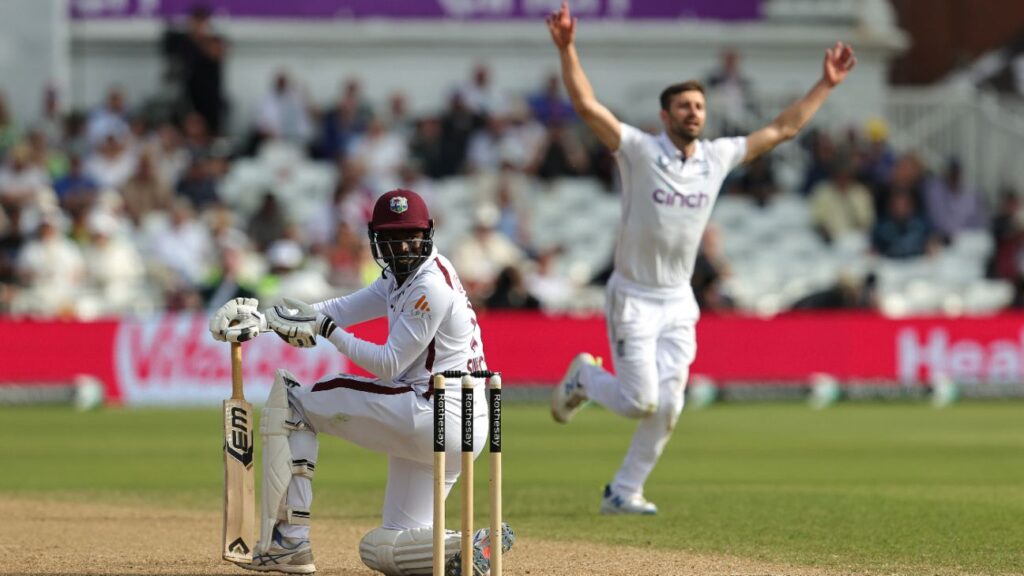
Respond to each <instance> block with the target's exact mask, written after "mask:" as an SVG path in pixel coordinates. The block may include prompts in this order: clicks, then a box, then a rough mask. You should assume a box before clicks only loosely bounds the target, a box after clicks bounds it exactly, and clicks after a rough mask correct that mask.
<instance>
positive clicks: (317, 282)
mask: <svg viewBox="0 0 1024 576" xmlns="http://www.w3.org/2000/svg"><path fill="white" fill-rule="evenodd" d="M303 260H304V255H303V252H302V246H301V245H300V244H299V243H298V242H296V241H295V240H293V239H291V238H283V239H281V240H278V241H276V242H274V243H273V244H271V245H270V248H268V249H267V264H268V265H269V266H270V277H269V278H266V279H264V281H263V282H262V283H261V290H260V302H265V303H266V304H267V305H268V306H272V305H274V304H278V303H280V302H279V300H280V298H281V297H282V296H285V295H287V296H288V297H289V298H297V299H299V300H302V301H303V302H319V301H321V300H324V299H325V298H329V297H330V295H331V293H332V292H333V288H331V285H330V284H328V283H327V280H326V279H325V278H324V275H323V273H322V272H321V271H320V269H319V268H318V267H316V266H306V267H304V266H303Z"/></svg>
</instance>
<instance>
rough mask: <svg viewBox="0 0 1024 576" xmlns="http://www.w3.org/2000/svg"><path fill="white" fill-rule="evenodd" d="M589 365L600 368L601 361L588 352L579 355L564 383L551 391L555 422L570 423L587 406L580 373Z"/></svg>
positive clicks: (566, 372) (552, 415)
mask: <svg viewBox="0 0 1024 576" xmlns="http://www.w3.org/2000/svg"><path fill="white" fill-rule="evenodd" d="M588 364H589V365H591V366H600V361H599V360H596V359H595V358H594V357H593V356H591V355H590V354H587V353H586V352H583V353H580V354H577V355H576V357H575V358H573V360H572V362H571V363H570V364H569V369H568V370H566V371H565V376H563V377H562V381H561V382H559V383H558V386H555V389H554V390H552V391H551V417H552V418H554V419H555V422H559V423H561V424H565V423H567V422H569V420H572V417H573V416H575V415H576V413H577V412H579V411H580V409H581V408H583V406H584V405H585V404H586V402H587V393H586V391H584V390H583V385H582V384H581V383H580V372H582V371H583V367H584V366H586V365H588Z"/></svg>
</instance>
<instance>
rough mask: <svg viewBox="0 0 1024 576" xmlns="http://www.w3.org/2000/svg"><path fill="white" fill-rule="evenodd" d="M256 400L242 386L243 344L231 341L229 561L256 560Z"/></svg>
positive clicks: (224, 544) (225, 543) (225, 549)
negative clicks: (254, 454)
mask: <svg viewBox="0 0 1024 576" xmlns="http://www.w3.org/2000/svg"><path fill="white" fill-rule="evenodd" d="M254 423H255V422H254V414H253V411H252V404H249V403H248V402H246V401H245V393H244V392H243V390H242V345H241V344H239V343H237V342H234V343H232V344H231V398H230V399H228V400H225V401H224V534H223V536H224V537H223V539H222V541H221V555H222V557H223V558H224V559H225V560H227V561H229V562H242V563H248V562H251V561H252V548H253V546H254V545H255V541H254V540H253V538H254V535H255V532H256V483H255V472H254V471H253V461H252V455H253V424H254Z"/></svg>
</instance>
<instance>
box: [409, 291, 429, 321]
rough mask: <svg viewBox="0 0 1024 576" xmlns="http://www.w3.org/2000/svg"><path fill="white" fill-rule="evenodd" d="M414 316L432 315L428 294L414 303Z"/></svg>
mask: <svg viewBox="0 0 1024 576" xmlns="http://www.w3.org/2000/svg"><path fill="white" fill-rule="evenodd" d="M411 313H412V317H413V318H422V317H424V316H429V315H430V302H428V301H427V295H426V294H424V295H422V296H420V297H419V299H418V300H416V303H415V304H413V305H412V311H411Z"/></svg>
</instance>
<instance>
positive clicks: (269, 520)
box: [210, 190, 514, 576]
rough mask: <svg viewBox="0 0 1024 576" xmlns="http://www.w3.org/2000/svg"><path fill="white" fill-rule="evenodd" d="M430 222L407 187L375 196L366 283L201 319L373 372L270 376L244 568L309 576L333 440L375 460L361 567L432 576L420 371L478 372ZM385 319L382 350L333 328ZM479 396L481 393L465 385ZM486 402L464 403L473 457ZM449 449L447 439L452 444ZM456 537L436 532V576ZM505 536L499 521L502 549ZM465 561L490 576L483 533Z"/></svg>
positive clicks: (483, 430)
mask: <svg viewBox="0 0 1024 576" xmlns="http://www.w3.org/2000/svg"><path fill="white" fill-rule="evenodd" d="M433 232H434V227H433V221H432V220H431V218H430V214H429V212H428V210H427V206H426V204H425V203H424V202H423V199H422V198H420V196H419V195H418V194H416V193H415V192H412V191H409V190H393V191H391V192H388V193H386V194H384V195H383V196H381V197H380V199H378V200H377V203H376V204H375V206H374V209H373V217H372V220H371V221H370V223H369V235H370V246H371V250H372V252H373V256H374V258H375V259H376V260H377V262H378V264H380V265H381V267H382V268H383V273H382V274H381V277H380V278H378V279H377V280H376V281H375V282H374V283H373V284H371V285H370V286H368V287H366V288H363V289H361V290H359V291H357V292H354V293H352V294H350V295H348V296H343V297H340V298H335V299H332V300H327V301H324V302H320V303H316V304H313V305H309V304H306V303H303V302H298V301H295V300H286V301H285V305H284V306H275V307H273V308H270V309H267V310H265V311H264V312H260V311H259V310H258V303H257V302H256V301H255V300H253V299H236V300H233V301H231V302H228V303H227V304H225V305H224V307H222V308H221V309H220V310H219V311H218V312H217V314H216V315H215V316H214V317H213V318H212V319H211V322H210V331H211V332H212V333H213V335H214V338H216V339H218V340H223V341H229V342H240V341H244V340H248V339H250V338H252V337H254V336H255V335H257V334H259V333H260V332H264V331H274V332H276V333H277V334H278V335H279V336H281V337H282V338H284V339H285V340H286V341H287V342H288V343H289V344H291V345H293V346H299V347H311V346H313V345H315V343H316V338H317V337H318V336H319V337H321V338H326V339H327V340H329V341H330V342H331V343H332V344H334V346H335V347H337V349H338V351H339V352H340V353H342V354H344V355H345V356H347V357H348V358H349V359H350V360H352V361H353V362H355V363H356V364H358V365H359V366H361V367H363V368H364V369H366V370H367V371H368V372H370V373H372V374H375V375H376V376H377V377H376V378H362V377H358V376H351V375H347V374H338V375H335V376H331V377H328V378H324V379H322V380H320V381H319V382H317V383H315V384H313V385H312V386H303V385H302V384H301V383H299V382H298V381H297V380H296V379H295V377H294V376H292V375H291V374H290V373H289V372H288V371H287V370H283V369H282V370H278V371H277V374H276V377H275V379H274V385H273V387H272V389H271V391H270V397H269V398H268V399H267V402H266V405H265V407H264V408H263V414H262V419H261V423H260V435H261V438H262V441H263V480H262V486H263V489H262V494H263V495H262V503H261V509H260V510H261V516H262V518H261V527H260V538H259V542H258V543H257V545H256V548H255V550H254V554H253V561H252V563H251V564H244V565H241V566H242V567H243V568H247V569H249V570H257V571H276V572H284V573H289V574H310V573H313V572H314V571H315V570H316V567H315V566H314V564H313V551H312V547H311V545H310V542H309V524H310V515H311V512H310V509H311V505H312V502H313V477H314V475H315V472H316V462H317V450H318V441H317V435H318V434H330V435H331V436H337V437H339V438H344V439H345V440H348V441H349V442H353V443H355V444H357V445H359V446H362V447H364V448H367V449H370V450H374V451H377V452H383V453H385V454H387V456H388V479H387V486H386V487H385V499H384V510H383V519H382V523H381V526H380V527H379V528H376V529H374V530H372V531H370V532H369V533H368V534H366V535H365V536H364V537H363V539H362V541H361V542H360V543H359V554H360V557H361V558H362V560H363V562H364V563H365V564H366V565H367V566H369V567H370V568H372V569H374V570H377V571H379V572H383V573H384V574H388V575H396V576H406V575H414V574H431V572H432V563H433V556H432V555H433V546H432V541H433V534H432V528H431V526H432V524H433V507H434V505H433V437H432V432H433V422H432V417H433V406H432V402H431V396H432V392H433V389H432V384H431V378H430V377H431V375H432V374H433V373H436V372H440V371H444V370H462V371H474V370H486V369H487V366H486V361H485V360H484V349H483V340H482V339H481V337H480V327H479V326H478V325H477V321H476V314H475V313H474V312H473V308H472V306H471V305H470V303H469V300H468V299H467V298H466V293H465V291H464V290H463V288H462V284H461V283H460V282H459V277H458V276H457V275H456V273H455V270H454V269H453V268H452V265H451V263H450V262H449V261H448V259H447V258H445V257H444V256H441V255H440V254H439V253H438V252H437V251H436V250H435V249H434V246H433ZM381 316H387V319H388V339H387V342H386V343H385V344H383V345H378V344H373V343H371V342H367V341H364V340H360V339H359V338H356V337H355V336H353V335H352V334H350V333H348V332H346V331H345V328H346V327H348V326H352V325H354V324H358V323H360V322H364V321H366V320H371V319H373V318H378V317H381ZM478 385H479V386H482V384H478ZM448 394H449V395H453V396H456V398H453V399H452V400H450V401H449V402H447V403H446V407H447V417H448V418H449V422H448V426H451V428H450V429H455V430H457V429H459V425H458V422H459V417H460V402H461V398H458V395H459V394H461V391H458V390H457V389H455V388H453V389H452V390H449V391H448ZM485 398H486V395H485V394H483V393H479V392H478V393H477V394H475V395H474V399H475V402H476V404H477V406H476V410H475V411H474V414H475V416H474V422H473V431H474V436H475V443H474V446H478V447H479V448H477V450H476V453H475V454H474V456H478V455H479V453H480V451H481V449H482V447H483V446H484V444H486V442H485V438H486V437H487V409H486V399H485ZM451 444H453V445H454V446H453V448H454V449H455V450H457V449H458V448H459V443H457V442H453V443H451ZM446 460H447V467H446V469H445V489H446V494H447V493H448V492H449V491H450V490H451V488H452V485H454V484H455V481H456V479H457V478H458V477H459V473H460V471H461V470H460V468H461V463H460V459H459V458H448V459H446ZM459 540H460V535H459V534H458V533H457V532H449V533H448V534H447V535H446V543H445V548H446V550H447V552H446V553H445V556H446V573H449V574H457V573H459V572H458V571H459V570H461V563H462V558H461V555H460V554H458V550H459V547H460V542H459ZM513 540H514V535H513V534H512V531H511V530H510V529H509V528H508V526H507V525H503V530H502V535H501V545H502V547H503V548H505V549H507V548H509V547H510V546H511V545H512V541H513ZM474 541H475V542H476V543H477V544H476V547H475V550H474V552H475V553H474V558H473V560H472V561H473V564H474V569H475V573H476V574H478V575H483V574H486V573H487V572H488V571H489V566H488V560H487V559H488V558H489V557H490V550H489V548H488V547H489V546H490V541H491V538H490V534H489V533H488V531H487V529H481V531H478V533H477V534H476V535H474Z"/></svg>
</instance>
